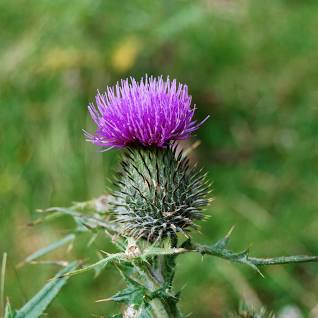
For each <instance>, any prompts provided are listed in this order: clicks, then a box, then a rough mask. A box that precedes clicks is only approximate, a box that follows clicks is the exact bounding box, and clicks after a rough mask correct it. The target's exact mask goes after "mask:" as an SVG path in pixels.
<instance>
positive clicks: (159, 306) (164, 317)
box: [150, 298, 173, 318]
mask: <svg viewBox="0 0 318 318" xmlns="http://www.w3.org/2000/svg"><path fill="white" fill-rule="evenodd" d="M150 306H151V308H152V312H153V314H154V316H155V318H173V316H170V315H169V313H168V312H167V311H166V308H165V306H164V305H163V303H162V302H161V300H160V299H159V298H154V299H153V300H151V301H150Z"/></svg>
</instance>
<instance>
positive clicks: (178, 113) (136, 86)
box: [85, 76, 202, 148]
mask: <svg viewBox="0 0 318 318" xmlns="http://www.w3.org/2000/svg"><path fill="white" fill-rule="evenodd" d="M88 109H89V112H90V115H91V117H92V119H93V120H94V122H95V123H96V125H97V128H96V132H95V134H89V133H87V132H85V136H86V138H87V140H88V141H90V142H92V143H93V144H95V145H97V146H100V147H105V148H122V147H125V146H127V145H129V144H136V143H137V144H142V145H144V146H157V147H165V146H167V145H168V143H169V142H170V141H173V140H181V139H186V138H188V137H189V136H190V135H191V133H192V132H193V131H195V130H196V129H198V128H199V126H200V125H201V124H202V122H201V123H197V122H196V121H195V120H193V115H194V112H195V107H192V106H191V96H190V95H189V94H188V87H187V85H184V84H178V83H177V81H176V80H173V81H170V79H169V77H168V78H167V80H166V81H164V80H163V79H162V76H160V77H157V78H156V77H152V76H151V77H147V76H146V78H145V79H141V81H140V82H137V81H136V80H135V79H133V78H131V79H130V80H128V79H126V80H122V81H121V83H120V84H119V83H117V85H116V86H115V87H107V89H106V92H105V93H104V94H100V93H99V92H98V94H97V95H96V106H95V105H94V104H92V103H91V104H90V105H89V106H88Z"/></svg>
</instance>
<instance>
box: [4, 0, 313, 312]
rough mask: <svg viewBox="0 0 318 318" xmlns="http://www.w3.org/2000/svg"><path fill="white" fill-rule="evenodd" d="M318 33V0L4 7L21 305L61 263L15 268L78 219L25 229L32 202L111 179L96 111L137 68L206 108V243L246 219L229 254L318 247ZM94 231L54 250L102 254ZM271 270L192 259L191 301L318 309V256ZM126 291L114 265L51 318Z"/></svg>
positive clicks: (13, 235) (10, 220)
mask: <svg viewBox="0 0 318 318" xmlns="http://www.w3.org/2000/svg"><path fill="white" fill-rule="evenodd" d="M317 30H318V2H317V1H295V0H294V1H293V0H289V1H288V0H284V1H283V0H271V1H253V0H240V1H232V0H227V1H223V0H201V1H168V0H162V1H146V0H137V1H117V0H108V1H101V0H99V1H98V0H97V1H86V0H83V1H60V0H57V1H48V0H43V1H26V0H13V1H1V2H0V87H1V91H0V103H1V105H0V110H1V112H0V120H1V133H0V152H1V159H0V209H1V212H0V213H1V217H0V227H1V231H0V251H1V253H2V252H4V251H7V252H8V268H7V275H6V285H5V287H6V289H5V292H6V295H8V296H9V297H10V299H11V302H12V303H13V305H14V307H20V306H21V305H22V304H23V303H24V301H25V299H28V298H30V297H31V296H32V295H33V294H34V293H35V291H36V290H38V289H39V288H40V286H42V285H43V284H44V283H45V282H46V281H47V280H48V278H50V277H52V276H53V273H54V272H56V271H57V268H55V267H54V266H44V265H28V266H24V267H16V265H17V264H18V263H19V262H21V261H22V260H23V258H25V257H26V256H27V255H29V254H30V253H32V252H33V251H35V250H36V249H37V248H39V247H42V246H44V245H46V244H48V243H49V242H52V241H54V240H55V239H57V238H59V237H62V236H63V235H64V233H65V232H66V231H67V229H69V228H70V227H71V223H69V222H68V221H67V220H65V222H63V223H61V222H56V223H53V224H48V225H42V226H39V227H36V228H29V227H28V226H27V224H28V223H29V222H30V220H32V219H33V218H34V217H35V210H36V209H37V208H45V207H48V206H56V205H69V203H70V202H71V201H82V200H88V199H90V198H92V197H95V196H98V195H100V194H101V193H103V192H104V191H106V185H110V181H109V179H111V178H112V174H113V171H114V169H116V163H117V162H118V153H119V152H115V151H114V152H110V153H99V152H97V151H96V148H95V147H94V146H92V145H90V144H87V143H86V142H85V141H84V138H83V136H82V132H81V129H82V128H85V129H88V130H92V129H93V125H92V123H91V121H90V120H89V118H88V115H87V109H86V105H87V104H88V102H89V101H93V99H94V95H95V93H96V89H100V90H103V89H104V88H105V86H106V85H108V84H113V83H115V82H116V81H118V80H119V79H120V78H123V77H127V76H130V75H132V76H135V77H137V78H140V77H141V76H142V75H144V74H145V73H148V74H154V75H158V74H163V75H168V74H169V75H170V77H172V78H177V79H178V80H179V81H181V82H185V83H187V84H188V85H189V87H190V92H191V93H192V95H193V101H194V103H195V104H196V105H197V107H198V118H200V119H202V118H204V116H206V115H207V114H210V115H211V118H210V119H209V121H208V122H207V123H205V124H204V127H202V128H201V129H200V131H199V132H198V134H197V136H196V137H195V138H194V139H193V140H196V139H199V140H201V141H202V144H201V146H200V147H199V148H198V149H197V150H196V153H195V156H196V158H195V159H196V160H198V161H199V163H200V165H202V166H204V167H205V169H206V170H208V172H209V177H210V178H211V180H213V187H214V197H215V199H216V200H215V203H214V204H212V205H211V207H210V208H209V209H208V210H207V212H206V213H207V214H209V215H211V216H212V218H210V219H209V221H207V222H204V223H203V224H202V234H201V235H200V234H197V235H195V237H196V239H197V240H198V241H201V242H212V241H213V240H216V239H217V238H219V237H221V236H222V235H224V233H225V232H226V231H227V230H228V229H229V228H230V227H231V226H232V225H234V224H235V225H236V230H235V231H234V233H233V238H232V240H233V241H232V247H233V248H237V249H239V248H245V247H246V246H247V245H249V244H252V245H253V246H252V253H254V255H256V256H278V255H281V254H305V253H308V254H318V245H317V235H318V234H317V233H318V218H317V216H316V214H317V210H318V196H317V192H318V178H317V174H318V165H317V162H318V160H317V159H318V140H317V136H318V122H317V116H318V106H317V105H318V90H317V87H318V37H317V35H318V32H317ZM85 240H87V238H85V236H84V237H83V240H82V242H78V243H76V244H75V246H74V250H73V251H71V252H67V251H65V250H63V249H62V250H61V251H59V253H56V254H55V258H57V259H72V258H73V257H74V256H77V257H83V255H85V256H86V255H87V260H92V259H93V258H94V257H95V258H96V256H95V252H96V249H99V248H102V249H108V248H109V243H107V242H106V239H104V238H102V237H100V239H99V241H98V242H97V243H96V245H95V246H91V247H90V248H87V246H86V244H85ZM88 257H90V258H88ZM51 258H52V257H51ZM264 273H265V276H266V277H265V279H263V278H261V277H260V276H258V274H257V273H255V272H253V271H251V270H250V269H248V268H243V267H241V266H239V265H237V266H234V265H232V264H228V263H225V262H224V261H222V260H217V259H214V258H211V257H209V258H208V257H207V258H204V259H203V260H201V259H199V258H197V257H196V256H195V255H187V256H182V257H180V259H179V266H178V275H177V282H176V285H177V286H178V287H179V288H181V289H182V295H183V299H182V303H181V306H182V308H183V311H184V312H192V313H193V317H222V316H223V314H224V313H225V312H227V311H228V310H230V309H235V308H237V306H238V302H239V300H240V299H243V300H245V301H246V302H247V303H249V304H254V305H255V306H259V305H261V304H265V305H266V306H268V307H269V308H271V309H273V310H274V311H276V312H279V311H281V310H283V309H284V308H285V306H287V305H290V304H292V305H294V306H297V307H298V309H299V310H300V311H301V312H302V313H303V315H304V316H305V317H307V316H309V315H311V317H317V316H315V315H318V313H317V311H318V278H317V277H318V275H317V273H318V268H317V265H314V264H308V265H297V266H277V267H272V268H267V269H264ZM122 285H123V284H122V283H121V282H120V279H119V276H118V275H117V273H116V272H115V271H114V270H111V269H107V270H106V271H105V272H104V273H103V274H102V275H101V276H100V277H99V278H98V279H97V280H93V276H92V274H91V273H87V274H83V275H82V276H79V277H74V278H72V279H70V281H69V283H68V286H67V287H66V288H65V289H64V290H63V292H62V294H61V295H60V296H59V297H58V298H57V299H56V301H55V302H54V304H53V305H52V306H51V307H50V308H49V310H48V316H49V317H59V318H64V317H91V316H92V314H93V315H94V314H95V315H96V316H101V315H102V314H105V315H106V314H110V313H112V312H113V310H114V308H115V309H116V307H115V306H114V305H113V304H110V303H98V304H96V303H95V300H97V299H101V298H107V297H109V296H111V295H112V293H113V292H114V291H116V289H117V288H118V287H119V286H122ZM117 309H118V308H117Z"/></svg>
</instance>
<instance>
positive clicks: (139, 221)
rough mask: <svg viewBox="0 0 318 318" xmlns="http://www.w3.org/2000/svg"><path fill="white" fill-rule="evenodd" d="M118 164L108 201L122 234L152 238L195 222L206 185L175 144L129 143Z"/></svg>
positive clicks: (170, 234) (184, 230)
mask: <svg viewBox="0 0 318 318" xmlns="http://www.w3.org/2000/svg"><path fill="white" fill-rule="evenodd" d="M121 166H122V171H121V172H120V174H119V178H118V180H117V182H116V185H117V190H116V191H115V192H114V193H113V201H112V203H111V204H112V205H113V208H112V210H113V212H114V215H115V217H116V221H117V222H118V223H120V224H121V227H122V230H121V232H122V234H124V235H126V236H128V237H134V238H136V239H138V238H145V239H147V240H149V241H154V240H156V239H160V238H164V237H173V236H175V235H176V234H177V232H181V233H183V234H185V235H186V233H187V232H188V231H189V229H190V228H191V227H192V228H196V227H197V225H196V224H194V222H193V221H195V220H199V219H201V218H202V217H203V215H202V213H201V210H202V208H203V207H204V206H206V205H207V203H208V199H207V194H208V192H209V185H208V184H207V182H206V180H205V174H202V173H201V171H197V170H196V168H194V167H190V165H189V159H187V158H186V157H185V156H184V155H183V153H182V151H180V152H178V153H177V150H176V146H174V145H169V146H168V147H167V148H151V147H129V148H128V149H127V151H126V153H125V154H124V159H123V161H122V163H121Z"/></svg>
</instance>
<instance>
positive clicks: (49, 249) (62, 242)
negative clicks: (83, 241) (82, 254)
mask: <svg viewBox="0 0 318 318" xmlns="http://www.w3.org/2000/svg"><path fill="white" fill-rule="evenodd" d="M74 239H75V235H74V234H69V235H67V236H65V237H63V238H62V239H60V240H58V241H55V242H53V243H52V244H50V245H48V246H46V247H43V248H41V249H39V250H38V251H36V252H34V253H33V254H31V255H30V256H28V257H27V258H26V259H25V261H24V262H23V263H31V262H32V261H34V260H35V259H37V258H39V257H41V256H43V255H45V254H48V253H50V252H52V251H54V250H56V249H58V248H59V247H61V246H63V245H66V244H68V243H70V242H72V241H73V240H74Z"/></svg>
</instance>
